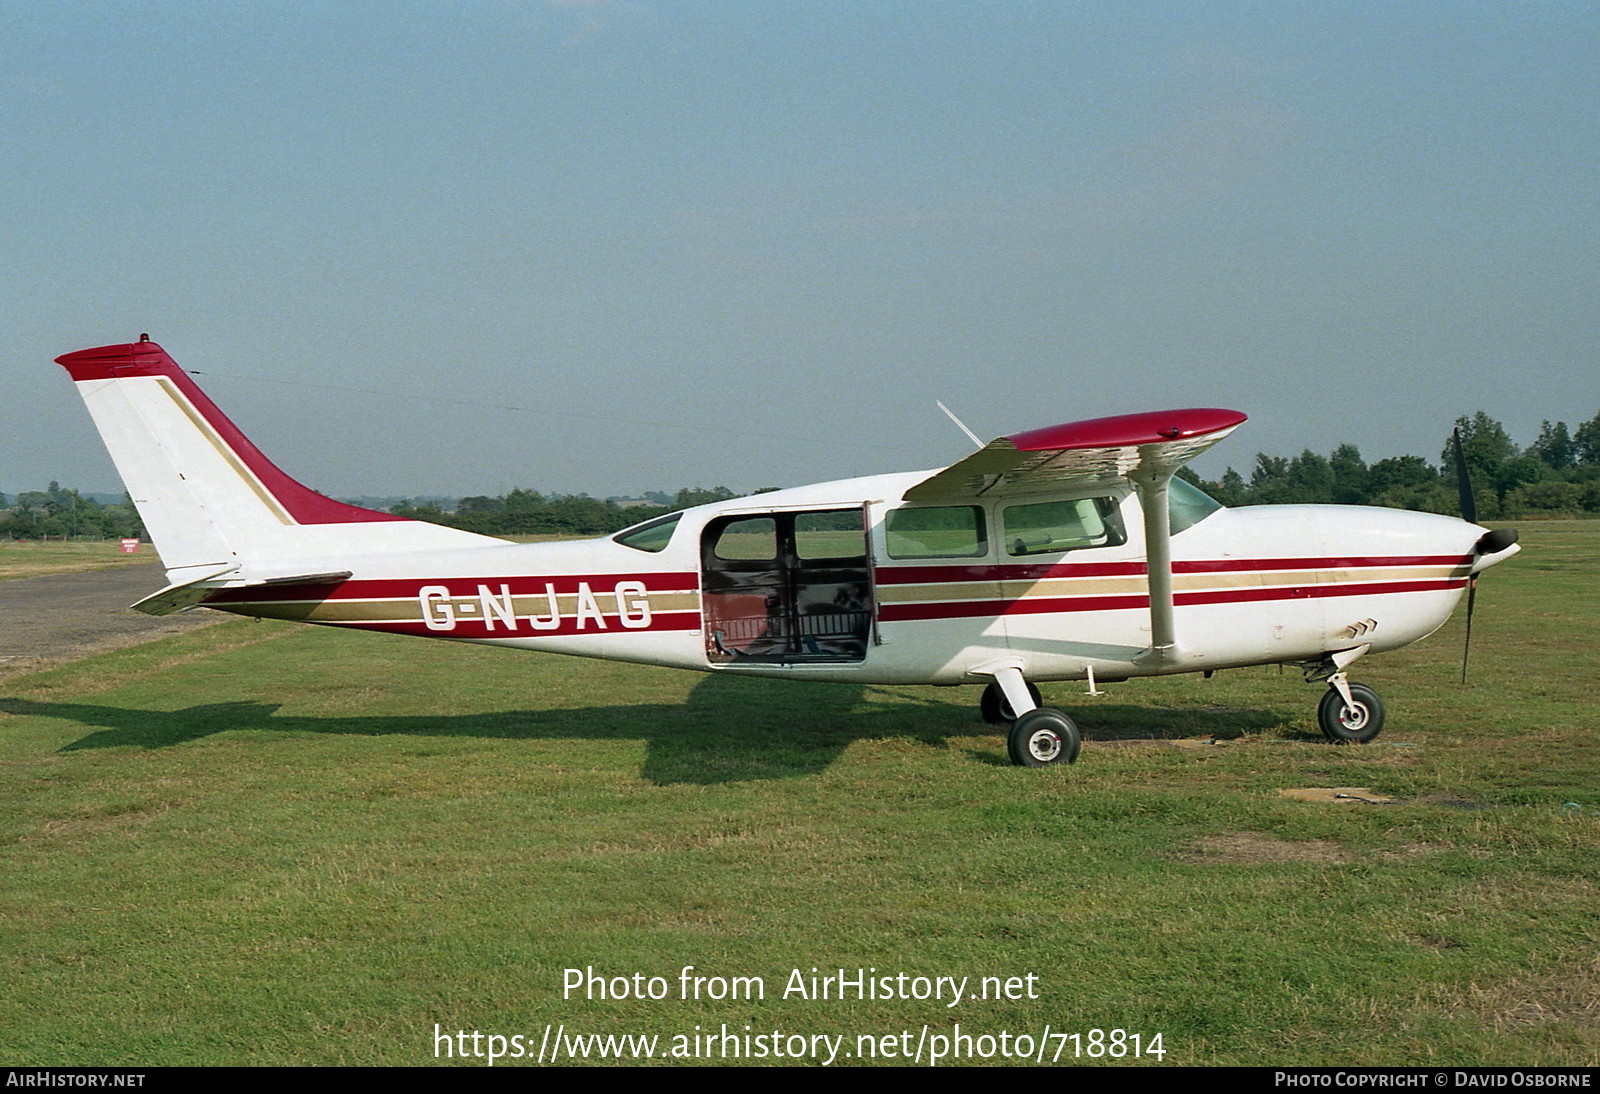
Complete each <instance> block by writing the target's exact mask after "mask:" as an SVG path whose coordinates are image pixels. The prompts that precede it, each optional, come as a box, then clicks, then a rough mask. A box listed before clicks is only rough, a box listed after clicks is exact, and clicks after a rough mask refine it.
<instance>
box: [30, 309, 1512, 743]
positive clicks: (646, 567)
mask: <svg viewBox="0 0 1600 1094" xmlns="http://www.w3.org/2000/svg"><path fill="white" fill-rule="evenodd" d="M57 362H58V363H59V364H61V365H63V366H65V367H66V369H67V371H68V372H69V373H70V374H71V376H72V379H73V380H74V381H75V382H76V384H77V387H78V390H79V392H80V393H81V394H82V396H83V399H84V402H85V403H86V404H87V406H88V408H89V411H90V414H91V415H92V416H93V418H94V420H95V424H96V425H97V426H98V427H99V430H100V433H101V436H102V437H103V438H104V440H105V442H106V446H107V447H108V448H109V449H110V452H111V456H112V459H113V460H114V461H115V463H116V465H117V469H118V471H119V472H120V473H121V474H122V478H123V480H124V482H125V483H126V484H127V488H128V491H129V492H130V494H131V495H132V497H133V499H134V502H135V504H136V505H137V506H138V509H139V513H140V515H141V516H142V517H143V518H144V523H145V526H146V528H147V529H148V530H149V532H150V535H151V537H152V539H153V540H154V541H155V545H156V548H157V551H158V552H159V554H160V556H161V560H162V562H163V563H164V564H165V566H166V570H167V580H168V581H169V584H168V585H167V587H166V588H164V589H162V590H161V591H159V592H157V593H155V594H154V595H152V596H149V597H147V598H145V599H144V600H142V601H140V602H139V603H138V604H136V605H134V606H135V607H136V608H138V609H139V610H141V611H145V612H148V613H150V614H153V615H164V614H167V613H170V612H175V611H182V610H185V609H189V608H193V607H196V606H204V607H208V608H216V609H219V610H221V611H225V612H234V613H237V614H239V615H249V616H265V617H268V618H274V619H292V620H300V621H303V622H307V623H320V624H325V625H328V626H335V627H356V628H363V629H367V630H376V631H390V632H394V633H396V634H410V635H417V636H420V637H426V638H445V639H451V640H455V641H465V642H483V643H490V644H493V645H501V646H515V647H519V648H523V649H531V650H545V651H548V652H551V653H565V654H575V655H579V656H584V657H601V658H611V659H616V660H621V661H634V662H641V663H645V664H653V665H670V666H675V667H678V668H685V669H696V670H699V671H702V672H725V673H740V674H745V675H750V676H774V677H787V678H793V679H807V680H838V681H854V682H857V683H878V684H944V685H954V684H983V685H986V687H985V688H984V691H983V694H982V699H981V702H980V704H979V706H980V709H981V711H982V714H983V716H984V717H985V718H986V719H987V720H988V721H990V722H991V723H994V724H997V725H1005V726H1007V730H1006V734H1007V746H1008V751H1009V753H1010V756H1011V759H1012V760H1013V761H1014V762H1015V763H1018V764H1022V765H1026V766H1034V767H1037V766H1043V765H1047V764H1054V763H1063V762H1065V763H1071V762H1072V761H1073V760H1074V759H1076V757H1077V754H1078V747H1079V734H1078V729H1077V727H1076V726H1075V725H1074V724H1073V722H1072V720H1071V719H1070V718H1069V717H1068V716H1067V715H1066V714H1064V713H1062V712H1061V711H1059V710H1055V709H1051V708H1047V707H1041V706H1040V705H1039V693H1038V689H1037V688H1036V687H1035V686H1034V682H1035V681H1040V680H1085V681H1087V682H1088V686H1089V690H1090V691H1091V692H1094V691H1095V688H1096V683H1097V682H1105V681H1113V680H1126V679H1128V678H1130V677H1138V676H1164V675H1170V674H1174V673H1186V672H1204V673H1210V672H1212V671H1214V670H1216V669H1224V668H1233V667H1237V666H1243V665H1261V664H1285V663H1291V664H1298V665H1300V666H1301V667H1302V668H1303V669H1304V671H1305V673H1306V677H1307V679H1310V680H1325V681H1326V682H1327V683H1328V685H1329V686H1328V689H1327V691H1326V693H1325V694H1324V695H1323V698H1322V700H1321V703H1320V704H1319V706H1318V710H1317V718H1318V722H1319V724H1320V726H1321V728H1322V731H1323V733H1324V734H1325V735H1326V736H1327V737H1328V738H1329V739H1330V740H1332V741H1334V742H1342V743H1355V742H1365V741H1370V740H1372V738H1373V737H1375V736H1377V734H1378V731H1379V730H1380V729H1381V728H1382V726H1383V719H1384V711H1383V705H1382V703H1381V702H1380V701H1379V699H1378V696H1377V695H1376V694H1375V693H1374V692H1373V691H1372V690H1371V689H1370V688H1367V687H1364V686H1362V685H1360V684H1355V683H1351V682H1350V681H1349V679H1348V677H1347V675H1346V673H1347V670H1348V669H1349V667H1350V665H1351V663H1352V662H1354V661H1355V660H1356V659H1357V658H1359V657H1361V656H1363V655H1364V654H1367V653H1372V652H1378V651H1383V650H1392V649H1397V648H1399V647H1401V646H1405V645H1408V644H1410V643H1412V642H1415V641H1417V640H1418V639H1420V638H1423V637H1424V636H1426V635H1428V634H1430V633H1432V632H1433V631H1434V630H1435V629H1437V628H1438V627H1439V626H1440V625H1441V624H1443V623H1444V621H1445V620H1446V619H1447V618H1448V617H1449V615H1450V613H1451V611H1452V610H1453V609H1454V607H1455V605H1456V603H1457V602H1458V601H1459V600H1460V598H1461V594H1462V592H1463V591H1464V590H1465V589H1466V588H1467V587H1468V585H1469V584H1470V583H1471V582H1473V581H1475V579H1476V575H1477V574H1478V573H1480V572H1481V571H1483V570H1484V569H1486V568H1487V567H1489V566H1493V565H1494V564H1496V563H1498V562H1500V561H1502V560H1504V559H1506V558H1509V557H1510V556H1511V555H1512V554H1514V553H1515V552H1516V551H1517V550H1518V548H1517V545H1516V538H1517V537H1516V533H1515V532H1514V531H1510V530H1499V531H1488V530H1486V529H1484V528H1481V527H1479V526H1477V525H1476V524H1475V523H1471V522H1469V521H1467V520H1458V519H1455V518H1453V517H1444V516H1436V515H1433V514H1428V513H1414V512H1405V511H1400V510H1392V509H1375V508H1362V507H1352V506H1331V505H1263V506H1250V507H1245V508H1238V509H1227V508H1223V507H1222V506H1220V505H1218V504H1217V503H1216V502H1215V501H1213V500H1212V499H1211V498H1209V497H1207V496H1206V495H1205V494H1203V493H1201V492H1200V491H1199V490H1197V489H1195V488H1194V487H1192V486H1190V485H1189V484H1187V483H1185V482H1184V481H1182V480H1181V479H1177V478H1174V474H1175V472H1177V470H1178V469H1179V468H1180V467H1181V466H1182V465H1183V464H1184V463H1185V462H1186V461H1188V460H1190V459H1192V458H1193V457H1195V456H1196V455H1198V454H1200V453H1201V452H1203V451H1205V450H1206V449H1208V448H1210V447H1211V446H1212V445H1213V444H1215V443H1216V442H1217V441H1220V440H1221V439H1222V438H1224V437H1226V436H1227V435H1228V434H1229V433H1231V432H1232V431H1233V430H1234V429H1235V428H1236V427H1237V426H1238V425H1239V424H1240V423H1242V422H1243V421H1244V420H1245V416H1244V415H1243V414H1241V413H1239V412H1237V411H1232V410H1216V409H1190V410H1171V411H1160V412H1155V413H1142V414H1128V415H1123V416H1120V417H1112V418H1099V419H1095V420H1092V421H1084V422H1073V423H1069V424H1065V425H1056V426H1050V427H1047V428H1044V429H1036V430H1033V431H1030V432H1026V433H1017V434H1014V435H1011V436H1007V437H1001V438H999V439H998V440H994V441H991V442H989V443H988V444H986V445H983V446H982V447H980V448H979V449H978V450H977V451H975V452H973V453H972V454H970V455H968V456H967V457H966V458H964V459H961V460H958V461H957V462H956V463H954V464H952V465H951V466H949V467H946V468H944V469H943V470H941V471H934V472H928V471H922V472H911V473H906V474H894V475H877V476H872V477H868V478H859V479H848V480H843V481H839V482H829V483H821V484H818V485H815V486H802V487H797V488H795V489H790V490H780V491H777V492H774V493H768V494H761V495H757V496H754V497H746V498H735V499H732V500H728V501H719V502H715V503H712V504H710V505H702V506H698V507H696V508H693V509H687V510H684V511H682V512H678V513H673V514H671V515H670V516H666V517H661V518H659V519H657V520H652V521H648V522H646V523H644V524H640V525H636V526H635V527H632V528H628V529H626V530H624V531H621V532H618V533H617V534H615V535H612V536H608V537H603V538H599V539H588V540H581V541H571V542H560V543H537V544H514V543H507V542H505V541H503V540H499V539H494V538H492V537H488V536H481V535H477V534H474V533H471V532H464V531H460V530H457V529H454V528H445V527H441V526H439V525H435V524H428V523H425V522H422V521H416V520H408V519H405V518H401V517H397V516H394V515H393V514H389V513H380V512H376V511H373V510H369V509H361V508H358V507H356V506H352V505H346V504H344V503H342V502H338V501H334V500H332V499H331V498H327V497H324V496H322V495H321V494H317V493H315V492H314V491H312V490H310V489H308V488H306V487H305V486H302V485H301V484H300V483H298V482H296V481H295V480H294V479H292V478H290V477H289V476H288V475H286V474H285V473H284V472H282V471H280V470H279V469H278V468H277V467H276V466H275V465H274V464H272V463H271V462H270V461H268V460H267V458H266V457H265V456H263V455H262V454H261V452H260V451H259V450H258V449H257V448H256V447H255V445H253V444H251V443H250V441H249V440H247V439H246V438H245V436H244V435H243V434H242V433H241V432H240V431H239V430H238V429H237V428H236V427H235V426H234V424H233V423H232V422H230V421H229V420H228V419H227V418H226V417H225V416H224V415H223V414H222V412H221V411H220V410H218V409H217V407H216V405H215V404H213V403H212V402H211V400H210V399H208V398H207V397H206V396H205V395H204V394H203V393H202V392H201V391H200V389H199V388H198V387H197V386H196V385H195V383H194V381H193V380H192V379H190V377H189V376H188V375H187V374H186V373H185V372H184V371H183V370H182V369H180V368H179V367H178V366H177V364H176V363H175V362H174V361H173V359H172V358H171V357H169V356H168V355H167V353H166V352H165V351H164V350H162V348H161V347H160V346H158V345H157V344H156V343H154V342H151V341H149V340H148V338H145V337H141V339H140V341H138V342H135V343H130V344H125V345H113V346H101V347H98V348H95V349H86V350H80V351H78V352H76V353H69V354H67V355H65V356H63V357H60V358H57Z"/></svg>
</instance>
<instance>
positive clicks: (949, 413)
mask: <svg viewBox="0 0 1600 1094" xmlns="http://www.w3.org/2000/svg"><path fill="white" fill-rule="evenodd" d="M933 405H934V406H936V407H938V408H939V409H940V410H942V411H944V416H945V417H946V418H949V419H950V420H951V421H952V422H955V423H956V428H957V429H959V430H961V432H963V433H965V434H966V435H967V438H968V439H969V440H970V441H972V443H973V444H974V445H975V446H976V447H978V448H982V447H983V442H982V441H980V440H978V435H977V434H976V433H974V432H973V431H972V430H970V429H968V428H967V423H966V422H963V421H962V420H961V419H960V418H957V417H956V415H955V411H953V410H951V409H950V408H949V407H947V406H945V405H944V404H943V403H941V402H940V401H939V400H938V399H935V400H934V401H933Z"/></svg>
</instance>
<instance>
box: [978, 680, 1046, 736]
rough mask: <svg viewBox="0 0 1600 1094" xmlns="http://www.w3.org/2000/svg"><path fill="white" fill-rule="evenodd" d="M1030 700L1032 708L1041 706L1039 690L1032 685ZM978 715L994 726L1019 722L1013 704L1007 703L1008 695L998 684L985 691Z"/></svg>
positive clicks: (980, 701) (1029, 692)
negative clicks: (1012, 710) (1012, 709)
mask: <svg viewBox="0 0 1600 1094" xmlns="http://www.w3.org/2000/svg"><path fill="white" fill-rule="evenodd" d="M1028 698H1029V699H1031V700H1032V701H1033V702H1032V706H1038V705H1039V689H1038V688H1036V687H1034V686H1033V684H1031V683H1030V684H1029V685H1028ZM978 713H980V714H982V715H983V720H984V721H985V722H988V723H989V724H990V725H992V726H998V725H1007V724H1009V723H1011V722H1014V721H1016V720H1017V716H1016V715H1015V714H1013V713H1012V712H1011V704H1010V703H1008V702H1006V693H1005V692H1004V691H1001V690H1000V685H999V684H998V683H996V684H990V685H989V686H988V687H986V688H984V689H983V697H982V698H981V699H979V700H978Z"/></svg>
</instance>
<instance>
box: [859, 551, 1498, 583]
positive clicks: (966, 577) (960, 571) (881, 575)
mask: <svg viewBox="0 0 1600 1094" xmlns="http://www.w3.org/2000/svg"><path fill="white" fill-rule="evenodd" d="M1471 562H1472V556H1471V555H1391V556H1374V557H1371V558H1353V557H1331V558H1219V559H1196V560H1181V559H1180V560H1178V561H1175V562H1173V564H1172V572H1173V573H1175V574H1216V573H1247V572H1250V571H1257V570H1259V571H1262V572H1273V571H1278V570H1364V569H1377V568H1383V567H1391V566H1465V565H1470V564H1471ZM1144 572H1145V564H1144V563H1143V562H1053V563H1043V564H1036V565H1027V564H1004V563H1002V564H999V565H994V564H989V565H980V566H961V565H952V566H932V565H930V566H893V565H883V564H880V565H879V566H878V567H877V570H876V577H877V581H878V584H879V585H932V584H940V583H946V582H960V581H1029V580H1033V581H1042V580H1045V579H1048V578H1066V577H1140V576H1143V575H1144Z"/></svg>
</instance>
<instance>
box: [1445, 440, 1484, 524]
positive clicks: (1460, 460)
mask: <svg viewBox="0 0 1600 1094" xmlns="http://www.w3.org/2000/svg"><path fill="white" fill-rule="evenodd" d="M1450 436H1451V437H1452V438H1454V442H1455V443H1454V447H1455V450H1456V496H1457V497H1458V498H1460V501H1461V519H1462V520H1464V521H1466V522H1467V523H1468V524H1477V523H1478V499H1477V498H1476V497H1474V496H1473V493H1472V476H1471V475H1469V474H1468V473H1467V456H1466V453H1464V452H1463V451H1462V450H1461V430H1460V429H1452V430H1451V431H1450Z"/></svg>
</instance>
